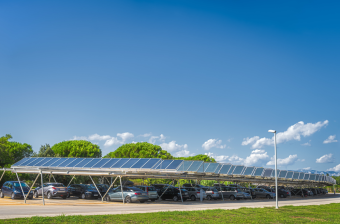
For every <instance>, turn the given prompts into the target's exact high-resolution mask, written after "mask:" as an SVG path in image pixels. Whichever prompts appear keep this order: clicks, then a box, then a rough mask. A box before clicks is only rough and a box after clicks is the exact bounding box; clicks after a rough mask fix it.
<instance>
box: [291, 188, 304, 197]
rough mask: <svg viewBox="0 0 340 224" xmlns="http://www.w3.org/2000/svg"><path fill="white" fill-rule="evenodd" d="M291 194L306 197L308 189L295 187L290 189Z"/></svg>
mask: <svg viewBox="0 0 340 224" xmlns="http://www.w3.org/2000/svg"><path fill="white" fill-rule="evenodd" d="M291 193H292V195H295V196H296V195H300V196H301V197H302V196H303V197H307V196H308V191H307V190H305V189H299V188H295V189H292V191H291Z"/></svg>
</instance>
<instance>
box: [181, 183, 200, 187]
mask: <svg viewBox="0 0 340 224" xmlns="http://www.w3.org/2000/svg"><path fill="white" fill-rule="evenodd" d="M182 187H198V188H203V187H205V186H203V185H200V184H190V183H187V184H183V185H182Z"/></svg>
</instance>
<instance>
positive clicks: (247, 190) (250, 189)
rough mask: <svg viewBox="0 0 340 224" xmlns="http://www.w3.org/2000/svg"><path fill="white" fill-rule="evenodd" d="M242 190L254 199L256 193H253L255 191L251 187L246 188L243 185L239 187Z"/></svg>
mask: <svg viewBox="0 0 340 224" xmlns="http://www.w3.org/2000/svg"><path fill="white" fill-rule="evenodd" d="M241 189H242V191H243V192H246V193H248V194H249V195H250V196H251V198H252V199H255V198H256V194H255V191H254V189H253V188H246V187H243V188H241Z"/></svg>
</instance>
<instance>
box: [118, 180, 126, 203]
mask: <svg viewBox="0 0 340 224" xmlns="http://www.w3.org/2000/svg"><path fill="white" fill-rule="evenodd" d="M119 180H120V190H121V191H122V199H123V204H125V199H124V192H123V185H122V177H121V176H119Z"/></svg>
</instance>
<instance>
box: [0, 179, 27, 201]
mask: <svg viewBox="0 0 340 224" xmlns="http://www.w3.org/2000/svg"><path fill="white" fill-rule="evenodd" d="M21 187H22V190H23V191H24V194H25V195H27V194H28V191H29V190H30V188H29V187H28V186H27V184H25V183H24V182H21ZM21 187H20V184H19V181H6V182H5V183H4V185H2V188H1V192H0V197H1V198H3V197H5V196H7V197H11V198H12V199H15V198H24V195H23V194H22V190H21ZM27 198H28V199H32V198H33V192H32V191H31V192H30V194H29V195H28V197H27Z"/></svg>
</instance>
